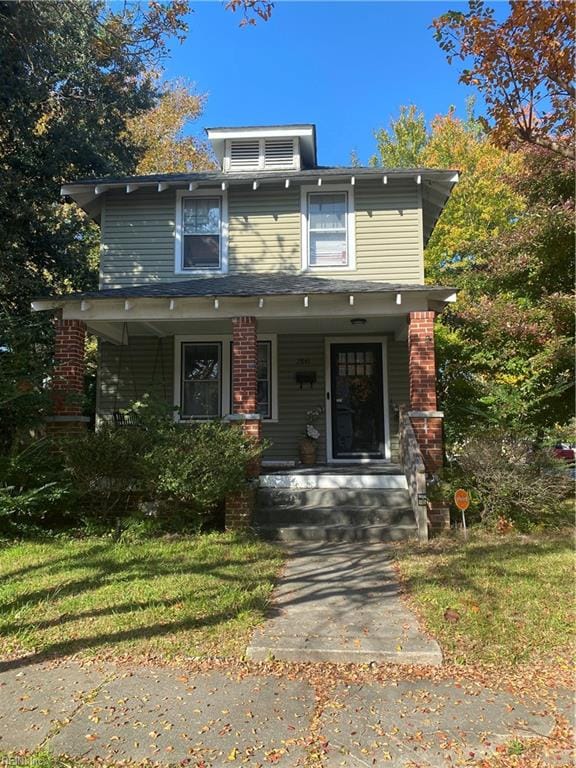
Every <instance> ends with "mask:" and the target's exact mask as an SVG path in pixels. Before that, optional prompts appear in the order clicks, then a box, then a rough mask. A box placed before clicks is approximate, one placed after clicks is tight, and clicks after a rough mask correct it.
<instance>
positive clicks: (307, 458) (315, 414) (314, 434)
mask: <svg viewBox="0 0 576 768" xmlns="http://www.w3.org/2000/svg"><path fill="white" fill-rule="evenodd" d="M323 413H324V409H323V408H322V407H319V408H312V409H311V410H310V411H306V426H305V428H304V436H303V438H302V440H301V441H300V461H301V462H302V464H305V465H307V466H310V465H312V464H316V454H317V450H318V438H319V437H320V430H319V429H318V423H319V419H320V417H321V416H322V414H323Z"/></svg>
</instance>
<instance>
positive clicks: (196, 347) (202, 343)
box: [174, 334, 278, 421]
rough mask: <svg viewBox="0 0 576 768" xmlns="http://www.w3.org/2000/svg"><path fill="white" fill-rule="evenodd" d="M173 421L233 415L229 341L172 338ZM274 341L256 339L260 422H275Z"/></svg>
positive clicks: (271, 338) (267, 336) (272, 337)
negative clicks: (173, 350) (173, 352)
mask: <svg viewBox="0 0 576 768" xmlns="http://www.w3.org/2000/svg"><path fill="white" fill-rule="evenodd" d="M174 343H175V354H174V405H175V406H176V407H177V409H178V414H176V415H175V418H176V419H177V420H178V419H182V420H184V421H192V420H195V419H220V418H225V417H226V416H227V415H228V414H229V413H232V412H233V407H232V337H231V336H229V335H221V336H220V335H214V336H212V335H209V334H206V335H201V336H188V335H186V336H180V335H177V336H175V337H174ZM277 343H278V342H277V337H276V335H275V334H265V335H263V336H261V337H258V349H257V351H258V358H257V368H256V378H257V386H258V394H257V411H258V413H259V414H260V415H261V417H262V419H266V420H270V421H276V420H277V419H278V372H277V360H278V354H277Z"/></svg>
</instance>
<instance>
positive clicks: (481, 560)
mask: <svg viewBox="0 0 576 768" xmlns="http://www.w3.org/2000/svg"><path fill="white" fill-rule="evenodd" d="M408 551H409V552H410V554H412V555H415V556H417V555H418V554H422V556H423V557H425V558H426V560H427V561H428V565H427V567H426V569H425V571H424V573H420V574H418V575H416V576H405V577H404V579H403V584H404V587H405V588H406V590H407V591H408V592H412V591H415V589H416V587H417V586H418V587H422V586H423V585H426V584H430V585H449V586H453V587H457V588H459V589H461V590H463V591H469V592H470V593H472V594H475V595H476V596H477V599H478V600H479V601H483V602H485V601H486V600H491V599H492V600H496V599H497V598H498V597H501V590H500V591H498V590H496V589H490V588H489V587H487V586H486V581H485V577H486V575H487V574H488V575H491V576H493V577H494V578H495V579H511V578H514V579H515V580H525V581H533V580H534V578H535V576H536V575H541V570H540V569H539V568H538V565H537V564H536V562H534V565H533V566H530V564H529V562H527V561H529V559H531V558H533V557H534V558H540V557H542V556H546V555H558V554H562V553H564V552H572V551H573V542H572V536H569V535H568V534H566V535H565V536H564V535H554V536H553V537H548V538H545V539H544V538H543V539H541V540H539V541H535V540H533V539H528V538H526V539H523V538H515V539H509V538H506V537H503V538H502V539H501V540H498V541H495V542H494V543H482V544H478V543H474V542H471V543H470V544H468V545H465V544H462V545H461V546H460V547H459V546H458V544H457V543H455V542H451V543H450V545H449V548H448V550H447V549H446V548H445V547H444V546H442V544H441V543H440V544H439V545H438V546H437V547H434V545H432V546H431V547H428V548H420V547H419V546H415V547H409V548H408ZM447 554H448V555H449V556H450V557H449V561H448V562H446V555H447ZM476 572H477V573H481V574H482V577H483V580H482V583H477V581H476V580H475V579H474V576H473V574H474V573H476ZM546 579H547V581H551V580H555V581H557V582H558V583H563V582H564V581H565V574H564V573H562V572H561V571H560V572H556V573H555V572H554V571H553V570H552V569H550V570H548V571H547V572H546Z"/></svg>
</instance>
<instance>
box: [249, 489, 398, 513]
mask: <svg viewBox="0 0 576 768" xmlns="http://www.w3.org/2000/svg"><path fill="white" fill-rule="evenodd" d="M257 506H258V508H259V509H264V508H267V507H270V508H272V509H280V508H288V509H296V508H298V509H317V508H320V507H325V508H329V507H332V508H336V507H345V508H347V509H353V508H356V507H358V508H362V509H367V508H369V507H371V508H373V509H397V508H398V507H408V506H410V496H409V494H408V491H407V490H405V489H400V488H369V489H361V488H358V489H353V488H259V489H258V494H257Z"/></svg>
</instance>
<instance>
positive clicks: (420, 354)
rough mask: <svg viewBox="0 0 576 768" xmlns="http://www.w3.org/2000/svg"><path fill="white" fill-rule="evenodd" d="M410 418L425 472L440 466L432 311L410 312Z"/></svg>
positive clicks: (440, 422)
mask: <svg viewBox="0 0 576 768" xmlns="http://www.w3.org/2000/svg"><path fill="white" fill-rule="evenodd" d="M408 354H409V376H410V420H411V422H412V426H413V428H414V432H415V434H416V438H417V440H418V444H419V445H420V450H421V452H422V458H423V459H424V464H425V466H426V470H427V472H435V471H436V470H438V469H440V467H441V466H442V459H443V446H442V414H441V413H440V412H439V411H438V410H437V400H436V358H435V354H434V312H410V318H409V325H408Z"/></svg>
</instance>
